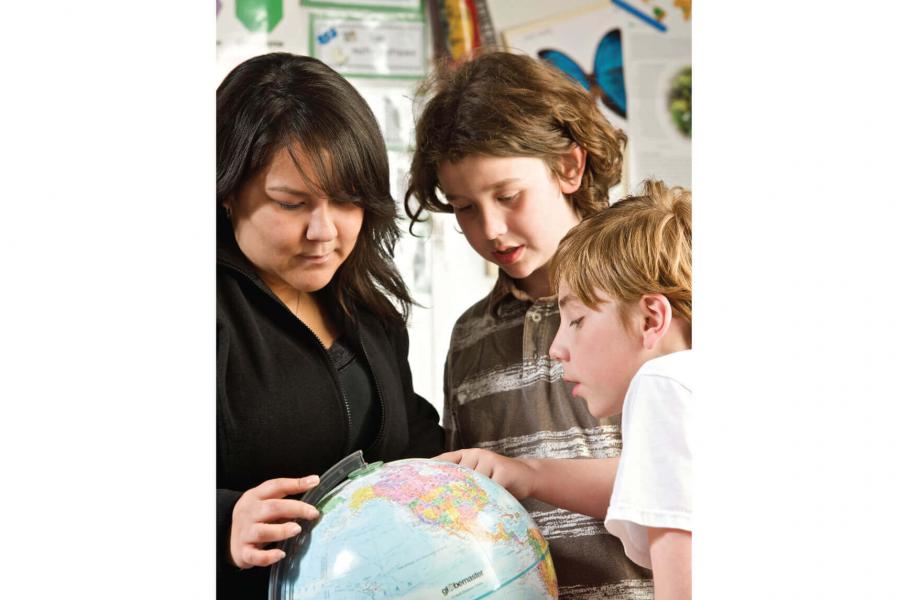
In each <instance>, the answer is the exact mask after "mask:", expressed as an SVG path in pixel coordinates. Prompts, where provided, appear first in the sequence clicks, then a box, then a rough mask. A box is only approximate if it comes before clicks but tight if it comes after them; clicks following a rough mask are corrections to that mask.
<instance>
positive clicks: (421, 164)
mask: <svg viewBox="0 0 900 600" xmlns="http://www.w3.org/2000/svg"><path fill="white" fill-rule="evenodd" d="M429 95H430V96H431V99H430V100H429V101H428V103H427V104H426V106H425V108H424V110H423V111H422V114H421V115H420V116H419V118H418V119H417V122H416V148H415V152H414V153H413V157H412V165H411V167H410V181H409V188H408V190H407V192H406V197H405V199H404V200H405V208H406V214H407V215H408V216H409V217H410V219H411V220H412V223H411V224H410V230H412V225H413V224H415V223H416V222H417V221H419V220H423V219H424V218H425V217H422V216H421V215H422V212H423V211H429V212H444V213H452V212H453V208H452V207H451V206H450V205H449V204H447V203H445V202H442V201H441V199H440V198H439V196H438V193H437V192H438V188H439V187H440V184H439V182H438V177H437V171H438V166H439V165H440V164H441V163H442V162H444V161H449V162H451V163H454V162H457V161H459V160H462V159H463V158H466V157H468V156H473V155H484V156H531V157H536V158H540V159H542V160H543V161H544V163H545V164H546V165H547V166H548V168H549V169H550V171H551V172H552V173H553V174H554V175H555V176H556V177H557V178H558V179H563V176H562V167H561V164H560V161H561V159H562V157H563V156H565V155H566V154H567V153H568V152H569V151H570V149H571V148H572V145H573V144H577V145H578V146H580V147H581V148H583V149H584V150H585V152H586V153H587V162H586V166H585V170H584V175H583V176H582V180H581V186H580V187H579V189H578V190H577V191H575V192H574V193H573V194H571V200H572V205H573V207H574V209H575V211H576V212H577V213H578V215H579V216H580V217H586V216H588V215H592V214H595V213H597V212H599V211H601V210H603V209H604V208H606V207H607V206H609V188H611V187H612V186H614V185H616V184H617V183H619V180H620V179H621V175H622V160H623V159H622V150H623V148H624V147H625V142H626V140H627V138H626V136H625V134H624V133H623V132H622V131H621V130H619V129H616V128H615V127H613V126H612V125H611V124H610V123H609V121H607V120H606V117H604V116H603V114H602V113H601V112H600V109H599V108H597V102H596V100H595V99H594V98H593V97H592V96H591V95H590V93H588V92H587V91H586V90H585V89H583V88H582V87H581V86H580V85H578V84H577V83H576V82H575V81H574V80H573V79H571V78H570V77H568V76H567V75H565V74H564V73H563V72H562V71H560V70H559V69H556V68H555V67H552V66H550V65H548V64H545V63H544V62H542V61H540V60H538V59H536V58H531V57H528V56H524V55H520V54H512V53H510V52H500V51H495V50H492V49H486V50H484V51H483V52H482V53H481V54H480V55H478V56H477V57H475V58H474V59H473V60H471V61H469V62H466V63H464V64H462V65H461V66H457V67H453V66H452V65H450V64H449V63H442V64H440V65H438V68H437V69H435V71H434V73H433V74H432V75H431V77H429V78H428V79H426V80H425V81H424V82H423V83H422V85H421V86H420V88H419V90H418V96H420V97H423V98H424V97H426V96H429ZM414 200H415V201H414Z"/></svg>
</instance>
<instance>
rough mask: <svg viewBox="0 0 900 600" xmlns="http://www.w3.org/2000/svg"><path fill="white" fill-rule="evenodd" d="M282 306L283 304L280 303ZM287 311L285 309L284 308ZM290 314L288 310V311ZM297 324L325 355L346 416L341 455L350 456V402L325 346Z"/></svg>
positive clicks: (313, 333)
mask: <svg viewBox="0 0 900 600" xmlns="http://www.w3.org/2000/svg"><path fill="white" fill-rule="evenodd" d="M282 304H284V303H282ZM285 308H286V309H287V307H285ZM288 311H289V312H290V309H288ZM291 316H293V317H294V318H297V315H295V314H294V313H291ZM297 322H298V323H300V324H301V325H303V327H305V328H306V330H307V331H308V332H310V333H311V334H312V336H313V337H314V338H316V341H317V342H318V343H319V347H320V348H321V349H322V352H323V353H324V354H325V363H326V364H327V365H328V371H329V372H330V373H331V377H332V379H334V382H335V384H337V389H338V391H340V392H341V400H342V401H343V402H344V414H345V415H346V416H347V435H346V439H347V441H346V442H345V443H344V452H343V455H344V456H347V455H348V454H350V432H351V431H353V417H352V416H351V415H350V402H349V401H348V400H347V393H346V392H345V391H344V386H342V385H341V380H340V377H339V375H338V372H337V369H336V368H335V366H334V363H333V362H332V361H331V357H330V356H329V355H328V349H327V348H325V344H323V343H322V340H320V339H319V336H317V335H316V332H315V331H313V330H312V329H310V327H309V325H307V324H306V323H304V322H303V321H301V320H300V319H297Z"/></svg>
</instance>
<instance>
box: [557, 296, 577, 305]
mask: <svg viewBox="0 0 900 600" xmlns="http://www.w3.org/2000/svg"><path fill="white" fill-rule="evenodd" d="M574 300H575V297H574V296H572V294H566V295H565V296H563V297H562V298H560V299H559V308H562V307H563V306H565V305H566V304H568V303H569V302H572V301H574Z"/></svg>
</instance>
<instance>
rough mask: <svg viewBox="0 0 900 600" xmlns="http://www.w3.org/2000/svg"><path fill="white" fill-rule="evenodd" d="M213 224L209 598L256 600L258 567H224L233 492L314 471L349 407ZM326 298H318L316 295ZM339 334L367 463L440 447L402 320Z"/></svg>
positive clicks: (344, 438)
mask: <svg viewBox="0 0 900 600" xmlns="http://www.w3.org/2000/svg"><path fill="white" fill-rule="evenodd" d="M225 227H227V228H228V230H229V231H227V232H226V233H225V234H222V232H221V228H220V234H219V238H220V239H219V241H218V248H217V270H216V337H217V346H216V488H217V489H216V520H217V531H216V536H217V544H216V545H217V559H216V584H217V597H218V598H245V599H254V598H260V599H263V598H266V590H267V585H268V576H269V569H268V568H258V567H254V568H251V569H247V570H245V571H239V570H238V569H237V568H236V567H234V566H232V565H231V564H230V563H229V562H228V543H229V535H230V528H231V514H232V511H233V510H234V504H235V502H237V500H238V498H239V497H240V496H241V494H242V493H243V492H244V491H246V490H247V489H249V488H252V487H256V486H257V485H259V484H260V483H262V482H263V481H265V480H267V479H272V478H275V477H303V476H306V475H313V474H317V475H321V474H322V473H324V472H325V471H326V470H327V469H328V467H330V466H332V465H333V464H335V463H336V462H338V461H339V460H340V459H342V458H343V457H344V456H346V455H347V454H349V453H350V452H351V451H353V450H356V449H357V448H351V447H349V421H348V419H349V414H350V413H349V408H348V405H347V402H346V400H345V399H344V397H343V395H342V392H341V388H340V387H339V384H338V375H337V372H336V370H335V367H334V365H333V363H332V362H331V360H330V359H329V357H328V354H327V352H326V350H325V348H324V347H323V346H322V344H321V342H320V341H319V340H318V339H317V338H316V337H315V335H314V334H313V333H312V331H311V330H310V329H309V328H307V327H306V326H305V325H304V324H303V323H302V322H300V321H299V320H298V319H297V318H296V317H295V316H294V315H293V313H291V311H290V310H289V309H288V308H287V307H286V306H285V305H284V304H283V303H282V302H281V301H280V300H279V299H278V297H277V296H275V295H274V294H273V293H272V292H271V291H270V290H269V288H268V286H266V284H265V283H263V281H262V280H261V279H260V278H259V276H258V275H257V274H256V272H255V271H254V269H253V267H252V266H251V264H250V262H249V261H248V260H247V259H246V257H244V255H243V253H241V252H240V250H239V249H238V247H237V244H236V243H235V242H234V237H233V234H231V232H230V227H229V226H228V225H225ZM326 293H327V292H326ZM354 314H355V322H352V321H349V320H347V321H345V322H343V323H342V325H343V333H344V334H345V335H347V336H350V337H351V339H354V340H355V341H357V342H358V346H360V347H361V348H362V349H363V354H364V358H365V361H366V363H368V365H369V368H370V369H371V371H372V375H373V376H374V380H375V387H376V392H377V397H378V399H379V401H380V403H381V419H382V421H381V427H380V429H379V432H378V434H377V436H376V439H375V441H374V442H373V443H372V446H371V447H370V448H367V449H366V448H363V449H362V450H363V451H364V455H365V458H366V460H367V461H375V460H383V461H391V460H397V459H401V458H410V457H431V456H434V455H436V454H440V453H441V452H443V450H444V434H443V430H442V429H441V427H440V426H439V425H438V414H437V411H436V410H435V409H434V407H432V406H431V405H430V404H429V403H428V402H427V401H426V400H425V399H424V398H422V397H421V396H418V395H417V394H416V393H415V392H414V391H413V386H412V377H411V375H410V370H409V362H408V360H407V353H408V350H409V338H408V335H407V332H406V328H405V327H404V326H403V324H402V322H399V321H398V322H397V324H396V325H387V324H384V323H382V322H381V321H380V320H379V319H378V318H376V316H375V315H374V314H373V313H371V312H370V311H368V310H366V309H363V308H357V309H356V310H354Z"/></svg>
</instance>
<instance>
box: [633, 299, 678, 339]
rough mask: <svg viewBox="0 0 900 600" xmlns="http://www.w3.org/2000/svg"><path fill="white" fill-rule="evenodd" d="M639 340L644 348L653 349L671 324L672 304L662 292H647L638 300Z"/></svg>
mask: <svg viewBox="0 0 900 600" xmlns="http://www.w3.org/2000/svg"><path fill="white" fill-rule="evenodd" d="M638 314H639V315H640V319H641V321H640V332H641V341H642V345H643V346H644V349H645V350H653V349H654V348H656V347H657V345H658V344H659V343H660V341H662V339H663V337H664V336H665V335H666V333H667V332H668V331H669V326H670V325H671V324H672V305H671V304H669V299H668V298H666V297H665V296H663V295H662V294H647V295H645V296H641V299H640V300H638Z"/></svg>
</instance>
